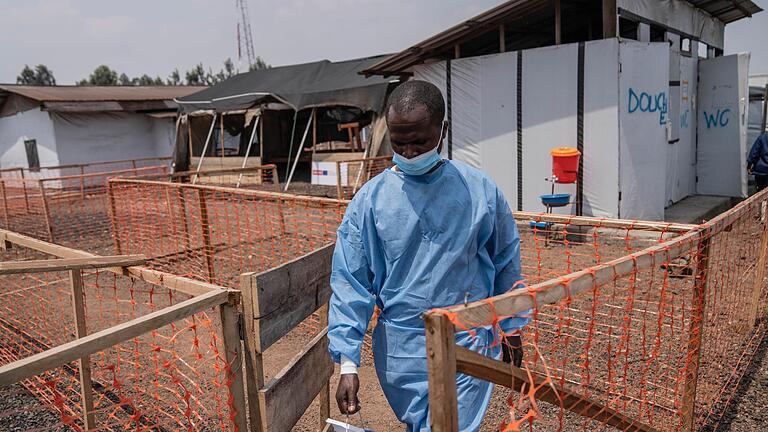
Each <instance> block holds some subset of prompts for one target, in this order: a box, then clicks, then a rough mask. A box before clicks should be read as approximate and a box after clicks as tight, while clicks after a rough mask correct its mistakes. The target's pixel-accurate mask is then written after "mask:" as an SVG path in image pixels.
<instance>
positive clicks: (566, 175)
mask: <svg viewBox="0 0 768 432" xmlns="http://www.w3.org/2000/svg"><path fill="white" fill-rule="evenodd" d="M549 154H551V155H552V174H554V175H555V176H556V177H557V182H558V183H576V180H577V179H578V173H579V158H580V157H581V152H580V151H578V150H576V149H575V148H573V147H557V148H553V149H552V150H550V151H549Z"/></svg>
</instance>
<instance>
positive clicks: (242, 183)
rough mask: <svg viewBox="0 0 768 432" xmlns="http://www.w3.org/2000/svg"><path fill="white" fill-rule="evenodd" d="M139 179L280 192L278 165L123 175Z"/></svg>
mask: <svg viewBox="0 0 768 432" xmlns="http://www.w3.org/2000/svg"><path fill="white" fill-rule="evenodd" d="M122 177H128V178H132V179H137V180H159V181H168V182H173V183H190V184H199V185H213V186H225V187H234V188H242V189H256V190H266V191H270V192H280V179H279V176H278V173H277V165H273V164H268V165H258V166H249V167H246V168H230V169H215V170H200V171H182V172H175V173H172V174H163V175H157V174H143V175H136V176H133V175H131V176H122Z"/></svg>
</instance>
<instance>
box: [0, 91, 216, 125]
mask: <svg viewBox="0 0 768 432" xmlns="http://www.w3.org/2000/svg"><path fill="white" fill-rule="evenodd" d="M204 88H205V87H201V86H29V85H15V84H0V117H2V116H7V115H13V114H15V113H18V112H22V111H27V110H30V109H35V108H40V109H43V110H45V111H56V112H106V111H163V110H173V111H175V110H176V109H177V106H176V104H175V103H174V102H173V100H174V99H175V98H177V97H182V96H186V95H188V94H191V93H195V92H198V91H200V90H202V89H204Z"/></svg>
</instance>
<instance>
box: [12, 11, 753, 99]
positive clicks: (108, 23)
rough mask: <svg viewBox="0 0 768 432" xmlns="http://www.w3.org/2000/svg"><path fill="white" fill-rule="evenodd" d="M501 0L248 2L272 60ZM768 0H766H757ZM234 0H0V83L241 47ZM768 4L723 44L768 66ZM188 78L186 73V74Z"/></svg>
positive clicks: (172, 64)
mask: <svg viewBox="0 0 768 432" xmlns="http://www.w3.org/2000/svg"><path fill="white" fill-rule="evenodd" d="M500 3H503V0H472V1H469V0H248V4H249V7H250V15H251V22H252V27H253V33H254V45H255V51H256V54H257V55H260V56H261V57H263V58H264V60H265V61H266V62H267V63H269V64H272V65H284V64H293V63H301V62H308V61H314V60H320V59H329V60H344V59H350V58H355V57H364V56H370V55H375V54H382V53H391V52H395V51H400V50H402V49H404V48H407V47H408V46H410V45H412V44H413V43H416V42H419V41H421V40H423V39H425V38H426V37H429V36H431V35H433V34H434V33H436V32H438V31H441V30H443V29H445V28H447V27H449V26H451V25H453V24H456V23H458V22H460V21H462V20H465V19H467V18H470V17H472V16H473V15H476V14H478V13H480V12H482V11H484V10H486V9H488V8H490V7H492V6H495V5H497V4H500ZM757 3H758V4H760V6H762V7H763V8H767V6H768V5H767V3H768V0H757ZM236 20H237V14H236V11H235V6H234V1H232V0H131V1H127V2H126V1H121V2H117V1H110V0H0V58H1V59H2V60H0V82H6V83H13V82H15V81H16V76H17V75H18V73H19V72H20V71H21V69H22V68H23V67H24V65H25V64H29V65H31V66H33V65H36V64H39V63H43V64H46V65H47V66H48V67H49V68H51V69H52V70H53V72H54V75H55V77H56V80H57V82H58V83H59V84H73V83H74V82H75V81H77V80H79V79H82V78H87V77H88V75H89V73H90V72H91V71H93V69H94V68H95V67H96V66H98V65H100V64H106V65H109V66H110V67H111V68H113V69H116V70H118V71H119V72H125V73H126V74H127V75H129V76H131V77H133V76H137V75H141V74H144V73H146V74H149V75H151V76H153V77H154V76H155V75H160V76H161V77H163V78H167V76H168V74H169V73H170V72H171V71H172V70H173V69H174V68H176V67H177V68H179V70H180V71H181V72H182V74H183V72H184V71H185V70H187V69H189V68H191V67H192V66H194V65H195V64H197V63H199V62H203V63H204V64H205V65H206V66H211V67H213V68H215V69H216V70H218V69H219V68H221V63H222V61H223V60H224V59H226V58H227V57H232V58H233V59H235V57H236V55H237V42H236V22H237V21H236ZM767 41H768V12H763V13H760V14H758V15H756V17H755V18H752V19H751V20H750V19H747V20H743V21H740V22H738V23H735V24H732V25H729V26H728V28H727V31H726V51H727V52H740V51H751V52H752V68H751V73H753V74H754V73H761V72H762V73H768V47H766V42H767ZM182 77H183V76H182Z"/></svg>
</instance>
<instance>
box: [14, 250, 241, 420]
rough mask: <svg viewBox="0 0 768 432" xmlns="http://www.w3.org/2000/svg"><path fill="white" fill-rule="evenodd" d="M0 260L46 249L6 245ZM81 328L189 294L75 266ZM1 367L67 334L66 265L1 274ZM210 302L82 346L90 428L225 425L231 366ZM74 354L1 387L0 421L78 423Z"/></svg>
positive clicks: (70, 333) (106, 325)
mask: <svg viewBox="0 0 768 432" xmlns="http://www.w3.org/2000/svg"><path fill="white" fill-rule="evenodd" d="M1 256H2V259H3V261H9V260H12V261H19V260H30V259H51V258H55V257H51V256H48V255H46V254H42V253H40V252H36V251H32V250H30V249H25V248H22V247H19V246H14V247H13V249H11V250H9V251H4V252H2V254H1ZM83 285H84V293H83V294H84V295H83V297H84V302H85V322H86V328H87V332H88V334H91V333H94V332H97V331H100V330H106V329H110V328H113V326H116V325H118V324H123V323H127V322H128V321H130V320H132V319H136V318H139V317H142V316H144V315H146V314H148V313H152V312H156V311H162V310H163V309H164V308H167V307H169V306H172V305H176V304H178V303H180V302H182V301H185V300H188V299H190V298H191V297H190V296H189V295H186V294H182V293H179V292H174V291H171V290H169V289H167V288H164V287H161V286H157V285H153V284H150V283H147V282H145V281H142V280H137V279H132V278H130V277H126V276H120V275H118V274H116V273H113V272H110V271H106V270H105V271H89V272H83ZM0 299H1V301H0V341H2V343H0V366H4V365H8V364H10V363H12V362H14V361H17V360H22V359H26V358H28V357H29V356H31V355H34V354H38V353H41V352H44V351H46V350H49V349H51V348H55V347H58V346H60V345H62V344H63V343H67V342H71V341H74V340H75V339H76V336H75V317H74V312H73V305H72V302H73V298H72V291H71V288H70V279H69V273H68V272H47V273H35V274H14V275H3V276H0ZM226 359H227V356H226V354H225V351H224V344H223V336H222V328H221V320H220V318H219V311H218V307H215V308H212V309H207V310H204V311H203V312H199V313H196V314H194V315H191V316H187V317H180V318H179V319H178V320H177V321H175V322H173V323H171V324H169V325H166V326H163V327H160V328H155V329H152V328H147V329H146V333H144V334H142V335H141V336H138V337H135V338H133V339H130V340H128V341H126V342H123V343H118V344H115V345H113V346H111V347H109V348H107V349H104V350H102V351H99V352H96V353H94V354H92V355H90V361H89V364H90V368H91V381H90V382H91V383H92V385H91V386H92V400H93V409H92V410H91V411H89V412H88V414H89V415H91V416H92V417H93V420H94V422H95V426H96V428H95V429H92V430H100V431H101V430H104V431H118V430H121V431H122V430H137V431H150V430H151V431H193V430H194V431H198V430H199V431H214V430H216V431H230V430H236V428H235V427H234V423H233V418H234V413H235V411H236V408H235V406H234V405H233V397H232V391H231V390H232V389H231V385H232V382H233V377H234V374H233V370H232V368H231V367H230V366H231V364H232V363H231V362H229V363H228V362H227V360H226ZM79 374H80V370H79V362H72V363H69V364H66V365H64V366H61V367H56V368H53V369H49V370H47V371H45V372H43V373H40V374H37V375H34V376H33V377H31V378H29V379H25V380H23V381H21V382H19V383H17V384H13V385H10V386H7V387H1V388H0V430H18V431H27V430H29V431H32V430H35V431H38V430H55V431H63V430H74V431H81V430H84V421H85V418H86V417H85V415H84V413H83V409H84V406H88V405H84V400H83V397H82V392H81V386H80V376H79Z"/></svg>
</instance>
